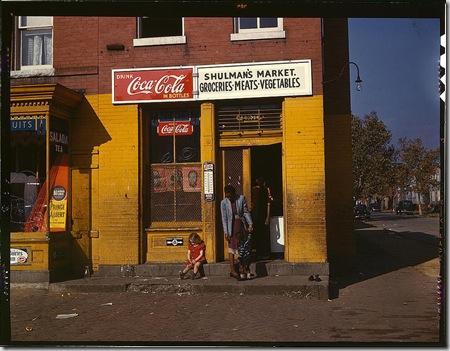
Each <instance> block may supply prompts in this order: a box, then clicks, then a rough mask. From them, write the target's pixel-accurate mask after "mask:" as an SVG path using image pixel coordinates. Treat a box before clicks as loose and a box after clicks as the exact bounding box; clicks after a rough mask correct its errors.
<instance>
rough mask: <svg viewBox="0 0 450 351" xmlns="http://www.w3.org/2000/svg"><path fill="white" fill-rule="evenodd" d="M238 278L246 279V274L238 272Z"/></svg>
mask: <svg viewBox="0 0 450 351" xmlns="http://www.w3.org/2000/svg"><path fill="white" fill-rule="evenodd" d="M239 280H247V276H246V275H245V274H243V273H242V274H240V276H239Z"/></svg>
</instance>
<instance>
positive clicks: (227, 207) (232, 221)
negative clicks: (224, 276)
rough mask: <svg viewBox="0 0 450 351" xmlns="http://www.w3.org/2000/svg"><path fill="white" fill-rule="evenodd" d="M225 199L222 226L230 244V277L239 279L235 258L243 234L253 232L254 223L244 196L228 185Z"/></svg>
mask: <svg viewBox="0 0 450 351" xmlns="http://www.w3.org/2000/svg"><path fill="white" fill-rule="evenodd" d="M224 192H225V198H224V199H223V200H222V201H221V202H220V212H221V215H222V225H223V232H224V235H225V239H226V241H227V243H228V258H229V260H230V277H233V278H236V279H239V278H240V276H239V274H238V273H237V272H236V266H235V256H237V255H238V252H237V249H238V243H239V237H240V236H241V233H242V232H243V231H245V230H248V232H250V233H251V232H253V221H252V217H251V215H250V212H249V211H248V208H247V202H246V200H245V197H244V196H243V195H239V196H238V195H237V194H236V189H235V188H234V187H233V186H231V185H227V186H225V188H224Z"/></svg>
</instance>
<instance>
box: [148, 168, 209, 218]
mask: <svg viewBox="0 0 450 351" xmlns="http://www.w3.org/2000/svg"><path fill="white" fill-rule="evenodd" d="M150 179H151V184H150V188H151V201H150V218H151V221H152V222H179V221H183V222H184V221H185V222H194V221H201V219H202V211H201V209H202V207H201V199H202V198H201V165H200V164H178V165H174V164H172V165H162V164H159V165H152V166H151V178H150Z"/></svg>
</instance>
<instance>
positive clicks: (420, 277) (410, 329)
mask: <svg viewBox="0 0 450 351" xmlns="http://www.w3.org/2000/svg"><path fill="white" fill-rule="evenodd" d="M419 234H420V233H415V234H414V233H412V234H411V233H401V232H392V231H387V230H384V229H382V228H376V227H373V226H370V225H364V226H362V227H361V228H360V229H358V230H355V237H356V239H357V248H358V260H357V262H356V265H355V266H354V270H353V271H352V272H349V273H348V274H347V275H345V276H342V277H334V278H333V279H335V280H336V281H335V284H337V286H338V288H339V293H338V295H337V296H335V298H333V299H331V300H328V301H327V300H317V299H309V298H308V297H306V298H305V296H299V295H298V294H296V293H295V292H293V291H291V292H285V293H283V294H278V295H273V294H270V293H267V294H257V295H254V294H247V293H246V292H245V291H244V292H235V293H229V292H220V291H219V292H214V293H208V294H202V293H192V292H190V291H184V292H165V293H161V292H160V293H158V292H155V291H151V290H142V291H141V292H102V293H67V292H55V291H53V292H52V291H50V292H49V291H46V290H30V289H13V290H12V301H11V327H12V339H13V341H15V342H39V341H43V340H44V341H50V342H54V343H58V344H62V343H70V344H73V343H82V344H89V343H93V342H100V341H101V342H106V343H112V344H116V343H126V344H142V343H144V344H153V343H157V342H163V343H168V344H174V343H178V342H181V343H186V342H193V343H194V344H204V343H205V342H212V343H214V344H220V345H222V344H230V343H234V344H237V345H242V344H244V343H249V342H250V343H258V342H263V343H265V345H272V344H282V343H295V344H296V345H298V344H302V343H311V342H312V343H318V342H325V343H329V342H332V343H339V344H341V343H343V344H347V343H354V342H363V343H367V342H369V343H382V345H386V343H395V345H397V343H401V344H402V345H406V344H409V343H415V344H414V345H423V344H425V345H438V343H439V340H440V339H439V338H440V334H439V333H440V324H439V323H440V316H439V313H438V305H437V302H438V294H437V277H438V272H439V259H438V251H437V246H436V245H437V244H436V243H437V241H436V238H434V239H433V238H431V237H430V236H428V235H426V234H424V233H421V235H419ZM274 278H275V277H270V279H274ZM236 283H237V282H236ZM105 303H111V304H110V305H103V304H105ZM61 313H77V314H78V316H77V317H74V318H71V319H56V316H57V314H61Z"/></svg>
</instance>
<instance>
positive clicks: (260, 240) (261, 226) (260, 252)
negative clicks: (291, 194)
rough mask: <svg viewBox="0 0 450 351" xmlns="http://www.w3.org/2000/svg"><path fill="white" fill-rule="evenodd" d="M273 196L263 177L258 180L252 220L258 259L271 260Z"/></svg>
mask: <svg viewBox="0 0 450 351" xmlns="http://www.w3.org/2000/svg"><path fill="white" fill-rule="evenodd" d="M271 201H272V195H271V193H270V189H269V188H268V187H267V186H266V182H265V180H264V178H263V177H258V178H256V185H255V186H254V187H253V188H252V219H253V226H254V231H255V237H254V238H255V239H254V240H255V241H254V242H255V247H256V256H257V258H258V259H268V258H270V233H269V223H270V203H271Z"/></svg>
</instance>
